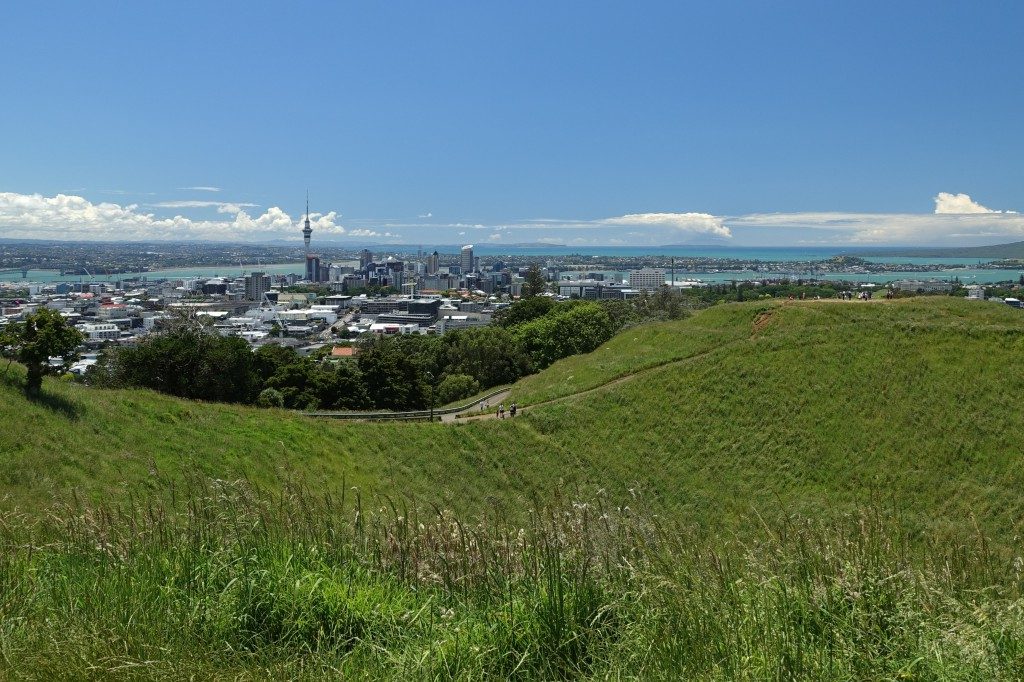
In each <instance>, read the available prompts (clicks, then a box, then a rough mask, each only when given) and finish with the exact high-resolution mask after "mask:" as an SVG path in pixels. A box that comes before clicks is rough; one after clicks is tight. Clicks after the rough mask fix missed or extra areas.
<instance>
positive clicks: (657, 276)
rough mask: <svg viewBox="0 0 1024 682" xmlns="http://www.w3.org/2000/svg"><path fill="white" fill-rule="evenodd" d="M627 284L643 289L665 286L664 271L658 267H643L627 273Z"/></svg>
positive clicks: (649, 289)
mask: <svg viewBox="0 0 1024 682" xmlns="http://www.w3.org/2000/svg"><path fill="white" fill-rule="evenodd" d="M629 286H630V287H631V288H633V289H641V290H643V291H657V290H658V289H660V288H661V287H663V286H665V271H664V270H662V269H660V268H643V269H641V270H633V271H631V272H630V273H629Z"/></svg>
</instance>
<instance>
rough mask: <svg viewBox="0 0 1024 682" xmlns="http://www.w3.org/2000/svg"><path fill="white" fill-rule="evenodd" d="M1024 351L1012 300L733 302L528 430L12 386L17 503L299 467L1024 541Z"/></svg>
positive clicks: (558, 402) (694, 512)
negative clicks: (883, 508)
mask: <svg viewBox="0 0 1024 682" xmlns="http://www.w3.org/2000/svg"><path fill="white" fill-rule="evenodd" d="M1022 351H1024V315H1021V312H1020V311H1018V310H1014V309H1011V308H1009V307H1006V306H999V305H995V304H986V303H976V302H967V301H963V300H952V299H945V298H928V299H910V300H905V301H896V302H892V303H878V304H875V303H863V304H858V303H856V302H850V303H794V304H781V305H780V304H768V305H766V304H763V303H747V304H741V305H725V306H718V307H716V308H713V309H711V310H708V311H705V312H703V313H700V314H698V315H695V316H694V317H692V318H690V319H687V320H683V321H680V322H672V323H666V324H659V325H651V326H648V327H639V328H636V329H632V330H629V331H626V332H624V333H623V334H621V335H619V336H618V337H616V338H615V339H613V340H612V341H610V342H609V343H608V344H606V345H605V346H603V347H602V348H600V349H599V350H597V351H595V352H594V353H593V354H591V355H589V356H578V357H574V358H570V359H568V360H564V361H561V362H559V363H556V364H555V365H554V366H552V367H551V368H550V369H548V370H547V371H545V372H543V373H541V374H539V375H536V376H534V377H530V378H528V379H526V380H524V381H522V382H520V383H519V384H517V385H516V386H515V387H514V389H513V395H512V396H511V399H517V400H518V401H519V403H520V404H526V405H530V404H534V403H539V402H543V401H545V400H552V399H554V401H553V402H549V403H546V404H542V405H538V406H537V407H534V408H531V409H530V410H528V411H527V412H526V413H524V414H523V415H522V416H521V417H518V418H516V419H515V420H511V419H506V420H504V421H497V420H492V421H485V422H473V423H468V424H458V425H455V426H449V425H442V424H437V423H435V424H428V423H347V422H334V421H330V420H314V419H310V418H306V417H303V416H301V415H297V414H292V413H288V412H284V411H278V410H259V409H253V408H247V407H235V406H228V405H218V404H204V403H195V402H187V401H182V400H178V399H174V398H169V397H166V396H162V395H158V394H156V393H152V392H148V391H110V390H96V389H90V388H87V387H83V386H79V385H70V384H66V383H63V382H59V381H55V380H54V381H49V380H48V381H47V384H46V398H45V400H44V401H42V402H36V403H32V402H28V401H26V400H25V399H24V398H23V397H22V396H21V394H20V393H19V392H18V390H17V387H16V386H14V385H13V383H12V381H13V380H12V379H11V378H10V376H9V378H8V380H7V381H6V382H0V416H2V420H3V424H4V428H3V429H2V430H0V494H2V495H4V499H5V501H4V505H5V506H6V507H8V508H20V509H26V510H40V509H44V508H45V507H47V506H48V505H49V504H50V503H52V502H53V501H55V500H60V499H66V498H67V495H68V493H69V492H70V491H72V490H74V491H75V492H76V493H77V494H78V495H80V496H83V497H85V498H87V499H93V500H108V499H112V498H113V499H119V498H122V497H123V496H125V495H127V494H131V493H137V492H143V491H154V492H160V491H161V489H162V488H163V487H164V486H163V484H162V483H160V481H161V480H163V479H167V480H180V479H181V477H182V476H183V475H185V474H199V475H202V476H207V477H211V478H224V479H232V478H237V477H242V476H244V477H246V478H249V479H250V480H253V481H256V482H258V483H261V484H264V485H268V486H269V485H273V484H274V483H273V482H274V481H276V480H278V479H280V478H281V476H282V475H284V476H287V477H292V478H296V479H298V480H301V481H302V482H304V483H305V484H307V485H310V486H312V487H314V488H315V489H318V490H337V489H338V488H339V487H342V486H345V487H353V486H355V487H358V488H360V489H361V490H363V491H365V492H366V493H367V494H387V495H401V496H405V497H409V498H414V499H416V500H418V501H419V502H422V503H425V504H438V505H441V506H444V507H446V508H449V509H452V510H454V511H457V512H459V513H475V512H479V511H484V510H497V511H500V512H502V513H505V514H515V513H518V511H519V510H521V509H523V508H524V506H528V505H530V504H532V503H533V502H534V501H535V500H543V499H546V498H547V497H549V496H550V495H551V494H552V493H553V492H555V491H564V490H566V489H575V488H578V489H579V490H580V491H581V492H583V493H587V492H588V491H593V490H596V489H598V488H604V489H606V490H608V491H609V492H610V493H614V494H626V492H627V491H628V490H629V489H634V490H642V491H643V492H644V494H645V495H646V496H647V499H648V500H649V501H650V503H651V505H652V506H653V507H654V508H657V509H659V510H665V511H671V513H672V514H674V515H678V516H679V517H681V518H685V519H687V520H688V521H690V522H693V523H696V524H698V525H701V526H704V527H707V528H711V529H722V528H727V527H730V526H731V525H733V520H734V519H735V518H737V517H739V516H743V515H745V514H747V513H748V512H750V511H756V512H757V513H760V514H764V515H768V516H772V515H780V514H786V513H789V512H792V511H800V512H803V513H806V514H809V515H812V516H821V515H826V516H830V515H834V514H837V513H843V512H845V511H849V510H850V509H851V508H854V507H856V506H858V505H862V504H864V503H869V502H872V501H877V500H881V501H884V502H885V503H886V504H887V505H890V506H891V507H892V508H894V509H897V510H899V511H900V512H901V513H903V514H905V515H906V516H907V519H908V521H911V522H913V523H915V524H917V525H918V526H919V527H920V528H922V529H923V528H932V529H939V530H941V529H952V530H953V531H956V530H957V529H959V528H962V527H969V526H972V525H973V524H975V523H977V524H979V525H980V526H981V527H983V528H985V529H987V530H991V531H998V533H999V534H1000V535H1001V536H1002V535H1005V537H1006V538H1007V539H1009V538H1010V537H1012V535H1013V534H1014V533H1016V531H1017V530H1018V528H1019V522H1020V519H1021V518H1022V514H1021V512H1022V511H1024V509H1022V499H1024V496H1022V495H1021V493H1020V492H1019V491H1021V490H1024V487H1022V486H1024V466H1022V464H1021V456H1020V454H1021V444H1022V443H1024V413H1022V411H1021V410H1019V409H1017V407H1016V405H1017V402H1018V400H1019V397H1020V396H1021V395H1024V390H1022V389H1024V372H1022V371H1021V369H1020V367H1021V365H1020V358H1021V357H1024V353H1022ZM659 365H660V366H659ZM643 367H648V369H642V368H643ZM638 368H641V369H639V370H638ZM634 372H636V373H635V374H633V373H634ZM623 377H625V378H624V379H623ZM616 379H619V380H618V381H615V380H616ZM605 384H607V385H606V386H605ZM601 386H604V388H601ZM594 387H598V388H597V389H596V390H589V391H588V390H587V389H593V388H594ZM579 391H587V392H585V393H582V394H581V395H578V396H577V395H575V394H576V393H577V392H579ZM559 397H561V399H556V398H559ZM511 399H510V400H511Z"/></svg>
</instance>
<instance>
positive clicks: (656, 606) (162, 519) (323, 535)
mask: <svg viewBox="0 0 1024 682" xmlns="http://www.w3.org/2000/svg"><path fill="white" fill-rule="evenodd" d="M186 497H187V502H188V504H187V512H181V513H176V512H175V510H173V509H168V508H167V507H165V506H162V505H160V504H159V503H153V502H152V501H141V502H140V503H138V504H135V505H133V506H127V505H121V506H118V507H113V506H101V507H81V506H76V507H71V508H68V509H65V510H62V512H61V513H58V514H55V515H53V516H51V517H49V519H48V520H47V521H46V523H45V524H44V525H43V526H40V525H39V524H38V523H33V522H28V521H27V520H26V519H24V518H20V517H17V516H15V515H12V514H9V513H8V514H4V515H2V516H0V521H2V524H0V528H2V533H0V549H2V550H3V552H2V554H0V587H2V588H3V589H2V590H0V675H3V676H4V677H12V678H14V677H17V678H25V679H47V680H48V679H89V678H103V679H139V680H142V679H153V678H157V677H159V678H161V679H195V678H202V679H239V678H242V679H282V678H289V679H293V678H300V679H330V678H338V677H355V678H359V679H396V680H397V679H402V680H407V679H481V678H488V679H508V678H514V679H543V680H552V679H569V678H577V679H609V678H611V679H620V678H623V677H628V678H639V679H680V678H684V679H698V680H734V679H747V680H762V679H807V680H848V679H936V680H938V679H962V680H988V679H1000V678H1002V679H1015V678H1018V677H1019V676H1020V675H1021V674H1024V616H1022V614H1024V611H1022V609H1021V606H1022V605H1024V602H1022V601H1021V592H1020V586H1021V583H1020V579H1021V576H1020V571H1019V565H1017V564H1014V563H1009V562H1006V561H1003V560H1000V559H999V558H998V557H996V556H994V555H992V554H990V553H989V552H988V551H987V549H986V545H985V542H984V540H983V538H980V537H977V536H975V537H970V538H966V539H965V541H964V542H963V543H961V544H958V545H955V546H950V545H925V546H921V545H920V544H919V543H910V542H908V541H907V539H906V537H905V536H904V535H903V534H902V533H901V532H900V531H899V530H898V527H897V526H893V525H890V522H889V520H887V519H885V518H881V517H877V516H873V515H861V516H856V517H851V518H848V519H843V520H842V521H841V522H839V523H836V524H832V525H822V524H817V523H808V522H804V521H799V520H791V521H790V522H788V523H785V524H782V525H779V526H774V527H761V526H760V525H759V523H758V522H757V520H756V519H751V523H752V524H753V525H754V526H755V527H756V528H757V530H756V533H755V534H754V537H753V538H752V539H751V540H750V541H748V542H744V543H741V542H736V541H728V540H722V541H720V542H719V543H718V545H717V547H716V548H715V549H714V551H710V550H704V549H700V548H699V547H700V545H701V543H700V542H699V541H698V538H695V537H694V536H693V535H692V534H691V532H689V531H687V530H686V529H685V528H682V527H680V526H678V525H676V524H671V523H667V522H665V521H658V520H656V519H655V518H654V517H651V516H649V515H647V514H646V513H644V512H643V511H642V510H641V509H640V508H639V506H638V503H636V502H635V501H634V506H636V507H637V508H635V509H629V508H625V507H622V508H616V507H614V506H612V505H610V504H609V501H608V500H607V499H606V498H604V497H597V498H593V499H591V500H589V501H585V502H584V501H577V502H571V503H570V502H565V503H562V504H558V505H555V506H551V507H545V508H538V509H537V510H536V511H535V512H533V513H531V514H529V515H528V518H527V521H526V522H525V523H524V525H523V526H521V527H515V526H507V525H505V524H502V523H501V522H500V521H496V520H494V519H490V520H484V521H480V522H476V523H473V522H469V521H468V520H460V519H458V518H456V517H454V516H452V515H450V514H447V513H436V512H422V511H419V510H417V509H408V508H401V507H396V508H384V509H381V510H367V509H365V508H364V507H363V505H362V504H361V503H360V502H359V501H357V500H352V499H349V500H348V501H346V500H344V499H343V498H330V497H327V496H318V495H315V494H310V493H303V492H300V491H297V490H291V489H287V490H286V491H285V494H283V495H276V494H267V493H261V492H259V491H254V490H253V489H252V487H251V486H250V485H248V484H246V483H244V482H239V483H224V482H220V483H215V484H212V485H207V486H203V485H201V484H198V483H197V484H193V485H191V486H190V487H189V488H188V489H187V495H186Z"/></svg>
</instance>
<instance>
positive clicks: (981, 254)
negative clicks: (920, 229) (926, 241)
mask: <svg viewBox="0 0 1024 682" xmlns="http://www.w3.org/2000/svg"><path fill="white" fill-rule="evenodd" d="M877 253H878V252H877V251H875V252H874V255H877ZM885 253H886V255H888V256H895V257H906V258H990V259H1024V242H1011V243H1009V244H992V245H990V246H929V247H921V248H913V247H911V248H906V249H891V250H890V249H886V250H885ZM858 255H869V254H866V253H861V254H858Z"/></svg>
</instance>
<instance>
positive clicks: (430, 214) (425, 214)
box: [416, 211, 434, 218]
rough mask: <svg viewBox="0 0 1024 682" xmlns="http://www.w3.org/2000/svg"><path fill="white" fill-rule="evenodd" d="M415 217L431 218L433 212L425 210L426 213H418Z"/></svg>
mask: <svg viewBox="0 0 1024 682" xmlns="http://www.w3.org/2000/svg"><path fill="white" fill-rule="evenodd" d="M416 217H417V218H433V217H434V214H433V213H431V212H430V211H427V212H426V213H422V214H420V215H418V216H416Z"/></svg>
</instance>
